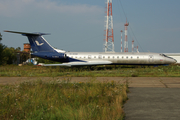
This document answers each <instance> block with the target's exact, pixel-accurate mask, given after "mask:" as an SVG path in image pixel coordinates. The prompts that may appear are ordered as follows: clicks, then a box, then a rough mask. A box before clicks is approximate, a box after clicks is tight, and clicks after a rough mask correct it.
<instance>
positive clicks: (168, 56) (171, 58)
mask: <svg viewBox="0 0 180 120" xmlns="http://www.w3.org/2000/svg"><path fill="white" fill-rule="evenodd" d="M159 55H160V56H163V57H167V58H171V59H174V58H172V57H169V56H167V55H165V54H159Z"/></svg>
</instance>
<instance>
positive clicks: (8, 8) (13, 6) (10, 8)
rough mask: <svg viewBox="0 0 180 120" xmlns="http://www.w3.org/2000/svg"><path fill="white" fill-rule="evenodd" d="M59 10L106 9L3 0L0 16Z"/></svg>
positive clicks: (34, 0) (94, 11)
mask: <svg viewBox="0 0 180 120" xmlns="http://www.w3.org/2000/svg"><path fill="white" fill-rule="evenodd" d="M32 11H33V12H34V11H38V12H39V11H41V12H43V11H44V12H49V11H53V12H58V13H64V14H75V15H77V14H99V13H101V14H102V13H103V11H104V9H103V8H102V7H99V6H95V5H87V4H73V5H66V4H63V3H60V4H58V3H56V2H53V1H50V0H43V1H42V0H13V1H12V0H1V1H0V16H2V15H3V16H6V17H15V16H19V15H22V14H26V13H28V12H32Z"/></svg>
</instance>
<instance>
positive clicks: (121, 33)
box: [120, 30, 123, 52]
mask: <svg viewBox="0 0 180 120" xmlns="http://www.w3.org/2000/svg"><path fill="white" fill-rule="evenodd" d="M120 32H121V52H122V32H123V31H122V30H121V31H120Z"/></svg>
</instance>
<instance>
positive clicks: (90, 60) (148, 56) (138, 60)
mask: <svg viewBox="0 0 180 120" xmlns="http://www.w3.org/2000/svg"><path fill="white" fill-rule="evenodd" d="M4 32H10V33H17V34H22V35H23V36H27V38H28V40H29V42H30V45H31V48H32V51H33V53H32V55H34V56H37V57H40V58H44V59H49V60H53V61H58V62H61V63H62V64H44V66H69V67H71V66H93V65H167V64H173V63H176V62H177V61H176V60H175V59H173V58H171V57H168V56H166V55H164V54H158V53H149V52H148V53H134V52H133V53H130V52H125V53H123V52H113V53H110V52H66V51H64V50H59V49H55V48H53V47H52V46H51V45H50V44H49V43H48V42H47V41H46V40H45V39H44V37H43V36H42V35H47V34H45V33H26V32H16V31H4Z"/></svg>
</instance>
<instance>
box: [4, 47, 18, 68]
mask: <svg viewBox="0 0 180 120" xmlns="http://www.w3.org/2000/svg"><path fill="white" fill-rule="evenodd" d="M3 55H4V57H3V62H2V63H3V64H13V62H14V61H16V59H17V58H16V53H15V49H14V48H13V47H10V48H8V47H6V48H5V49H4V50H3Z"/></svg>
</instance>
